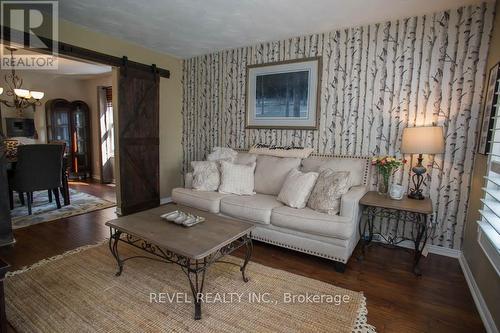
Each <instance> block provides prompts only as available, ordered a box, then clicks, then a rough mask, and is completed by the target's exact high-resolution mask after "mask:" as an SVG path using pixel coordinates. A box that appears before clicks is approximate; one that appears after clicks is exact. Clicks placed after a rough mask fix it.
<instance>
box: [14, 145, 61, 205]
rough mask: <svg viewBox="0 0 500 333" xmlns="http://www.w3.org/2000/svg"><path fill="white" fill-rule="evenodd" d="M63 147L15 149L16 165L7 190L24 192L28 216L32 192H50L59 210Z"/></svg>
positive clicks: (21, 147)
mask: <svg viewBox="0 0 500 333" xmlns="http://www.w3.org/2000/svg"><path fill="white" fill-rule="evenodd" d="M63 150H64V146H63V145H58V144H35V145H20V146H18V148H17V165H16V169H15V172H14V175H13V177H12V179H11V181H9V190H10V193H11V194H10V195H11V197H12V192H13V191H17V192H25V193H26V194H27V195H26V197H27V198H26V201H27V203H28V214H29V215H31V214H32V205H33V192H35V191H41V190H51V191H52V193H54V196H55V199H56V205H57V208H58V209H59V208H61V202H60V200H59V188H60V187H61V186H62V182H61V174H62V156H63Z"/></svg>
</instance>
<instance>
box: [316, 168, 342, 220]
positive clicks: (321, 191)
mask: <svg viewBox="0 0 500 333" xmlns="http://www.w3.org/2000/svg"><path fill="white" fill-rule="evenodd" d="M350 188H351V173H350V172H349V171H334V170H332V169H324V170H321V171H320V174H319V177H318V181H317V182H316V186H314V189H313V191H312V193H311V196H310V197H309V202H308V203H307V206H308V207H309V208H312V209H314V210H316V211H318V212H321V213H327V214H330V215H337V214H338V213H339V212H340V198H341V197H342V195H344V194H346V193H347V192H348V191H349V189H350Z"/></svg>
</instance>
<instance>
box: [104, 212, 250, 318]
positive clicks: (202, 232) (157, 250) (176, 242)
mask: <svg viewBox="0 0 500 333" xmlns="http://www.w3.org/2000/svg"><path fill="white" fill-rule="evenodd" d="M174 210H182V211H184V212H189V213H192V214H195V215H198V216H203V217H205V219H206V220H205V222H203V223H200V224H197V225H194V226H192V227H189V228H187V227H183V226H180V225H177V224H175V223H172V222H168V221H165V220H163V219H162V218H160V216H161V215H162V214H165V213H167V212H171V211H174ZM106 225H107V226H109V230H110V238H109V249H110V251H111V253H112V254H113V257H114V258H115V259H116V262H117V264H118V272H117V273H116V276H119V275H121V274H122V272H123V264H124V262H125V261H127V260H130V259H133V258H148V259H155V260H161V261H164V262H166V263H173V264H177V265H179V266H180V267H181V269H182V271H183V272H184V273H185V274H186V276H187V278H188V280H189V285H190V287H191V292H192V294H193V298H194V319H195V320H199V319H201V298H202V297H201V296H202V293H203V285H204V282H205V273H206V271H207V269H208V267H209V266H210V265H212V264H214V263H217V262H221V263H227V264H234V263H231V262H228V261H220V259H221V258H222V257H224V256H225V255H227V254H230V253H232V252H233V251H235V250H236V249H238V248H240V247H242V246H245V247H246V254H245V259H244V261H243V264H242V265H241V266H240V265H238V264H235V265H238V266H240V271H241V274H242V276H243V281H244V282H247V281H248V279H247V277H246V276H245V268H246V266H247V264H248V261H249V260H250V257H251V255H252V249H253V246H252V239H251V231H252V229H253V228H254V226H253V225H252V224H249V223H244V222H241V221H236V220H232V219H230V218H225V217H221V216H218V215H215V214H212V213H207V212H203V211H201V210H198V209H194V208H190V207H186V206H182V205H176V204H168V205H164V206H160V207H157V208H154V209H150V210H146V211H143V212H139V213H136V214H132V215H127V216H122V217H119V218H117V219H114V220H111V221H108V222H106ZM120 242H123V243H127V244H129V245H132V246H134V247H136V248H139V249H141V250H143V251H145V252H147V253H149V254H152V255H154V256H156V257H159V258H160V259H157V258H154V257H148V256H133V257H129V258H120V255H119V253H118V244H119V243H120Z"/></svg>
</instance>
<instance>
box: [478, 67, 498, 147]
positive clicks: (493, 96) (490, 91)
mask: <svg viewBox="0 0 500 333" xmlns="http://www.w3.org/2000/svg"><path fill="white" fill-rule="evenodd" d="M499 67H500V63H497V64H495V65H494V66H493V67H492V68H491V69H490V72H489V75H488V81H487V90H486V98H485V100H484V105H483V118H482V121H481V129H480V131H479V144H478V147H477V152H478V153H479V154H483V155H486V154H487V153H488V152H489V151H490V141H491V138H492V135H493V132H492V129H493V125H494V121H493V118H494V117H495V114H496V104H497V102H498V92H497V91H498V85H499V83H498V80H499V79H500V77H499V76H500V68H499Z"/></svg>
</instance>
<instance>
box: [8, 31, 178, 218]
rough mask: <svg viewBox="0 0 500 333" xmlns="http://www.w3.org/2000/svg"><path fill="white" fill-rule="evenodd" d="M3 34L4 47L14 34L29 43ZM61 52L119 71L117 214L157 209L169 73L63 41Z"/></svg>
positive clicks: (116, 99) (115, 112)
mask: <svg viewBox="0 0 500 333" xmlns="http://www.w3.org/2000/svg"><path fill="white" fill-rule="evenodd" d="M3 32H4V34H3V36H2V37H3V38H4V42H6V43H9V44H10V38H11V36H14V35H17V36H19V35H23V34H24V40H29V39H30V34H29V33H26V32H24V33H23V32H20V31H14V30H12V29H10V28H8V27H4V31H3ZM40 40H41V41H42V42H43V43H44V44H45V45H52V42H53V41H52V40H50V39H48V38H44V37H40ZM58 49H59V50H58V52H59V56H61V57H67V58H74V59H77V60H83V61H92V62H96V63H101V64H104V65H108V66H112V67H114V68H116V69H117V72H118V75H116V76H115V77H116V78H117V80H116V81H115V82H114V84H113V86H115V87H116V89H115V90H116V91H114V92H113V94H112V95H113V97H114V108H113V136H114V141H115V151H114V155H115V157H116V158H115V160H114V162H115V168H114V170H115V172H114V178H115V180H116V193H117V212H118V213H119V214H129V213H133V212H136V211H140V210H144V209H147V208H151V207H154V206H157V205H159V203H160V200H159V173H158V170H159V124H158V118H159V81H160V80H159V78H160V77H164V78H169V77H170V72H169V71H168V70H166V69H162V68H158V67H157V66H156V65H155V64H152V65H147V64H143V63H138V62H134V61H129V60H128V59H127V57H126V56H124V57H122V58H119V57H115V56H111V55H107V54H103V53H100V52H96V51H93V50H89V49H84V48H81V47H78V46H74V45H70V44H67V43H64V42H59V43H58ZM39 51H40V52H45V51H44V50H39ZM101 162H102V161H101ZM141 192H142V193H141ZM143 193H147V194H148V195H141V194H143Z"/></svg>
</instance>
